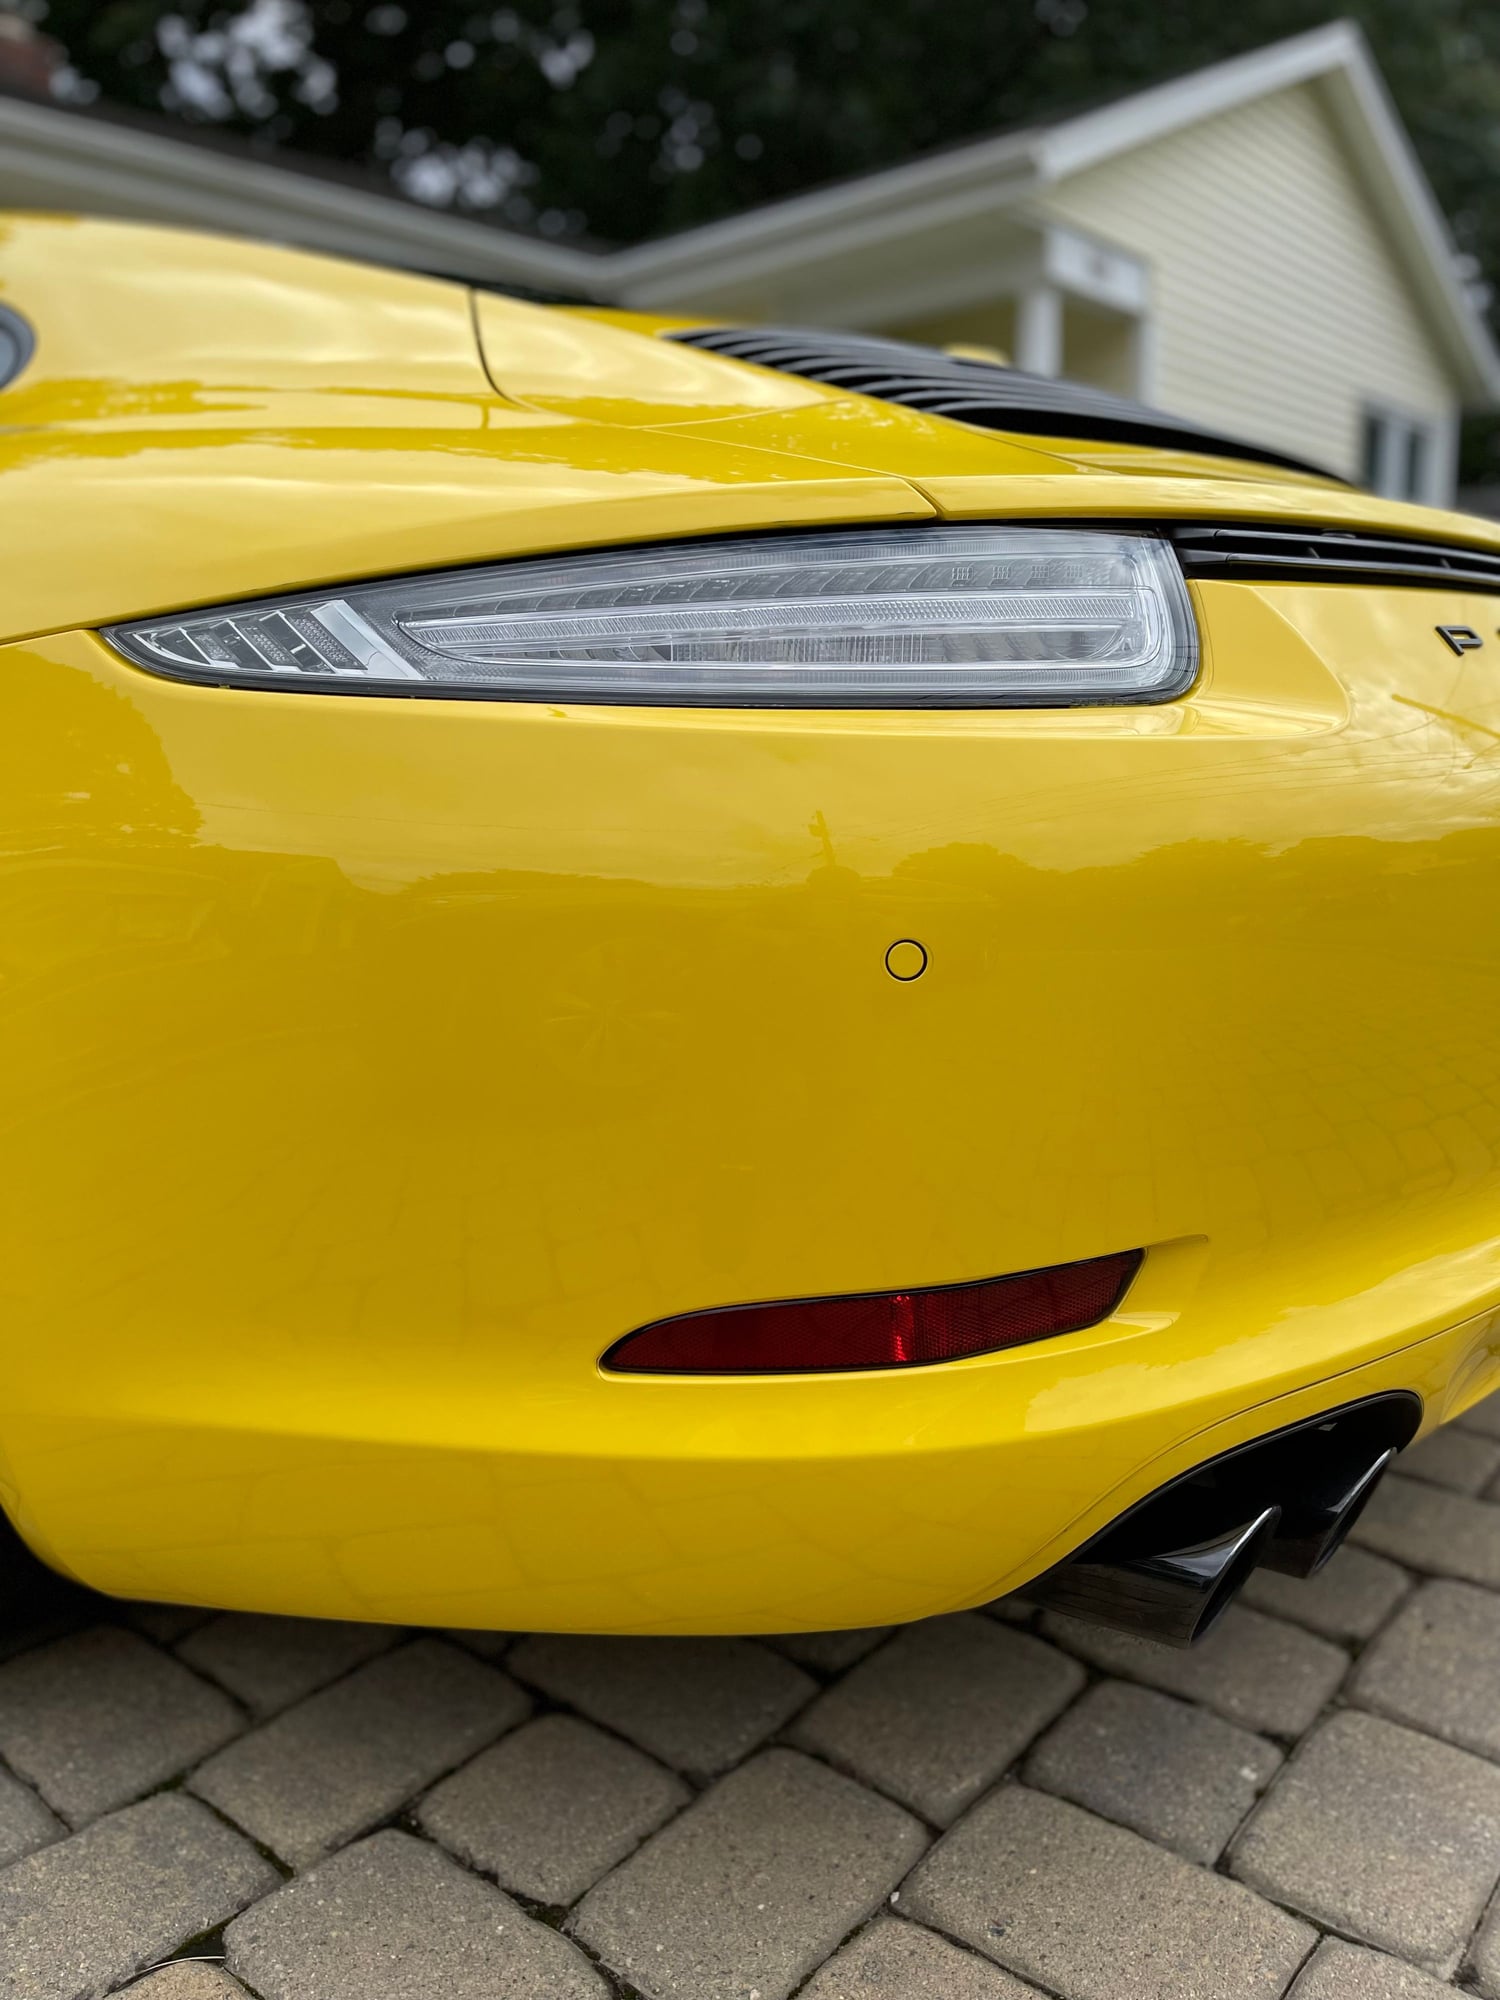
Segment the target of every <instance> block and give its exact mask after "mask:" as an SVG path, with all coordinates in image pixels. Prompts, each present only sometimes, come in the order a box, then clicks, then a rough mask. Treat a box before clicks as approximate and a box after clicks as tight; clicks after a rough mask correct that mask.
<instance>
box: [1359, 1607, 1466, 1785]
mask: <svg viewBox="0 0 1500 2000" xmlns="http://www.w3.org/2000/svg"><path fill="white" fill-rule="evenodd" d="M1349 1695H1350V1699H1351V1700H1352V1701H1356V1702H1358V1703H1359V1704H1360V1705H1361V1706H1362V1707H1364V1708H1372V1709H1374V1710H1375V1711H1376V1712H1377V1714H1380V1715H1388V1716H1389V1717H1390V1718H1391V1720H1392V1721H1393V1722H1404V1723H1408V1724H1409V1725H1410V1726H1411V1727H1412V1728H1413V1729H1421V1730H1424V1731H1425V1732H1426V1733H1427V1735H1429V1736H1441V1737H1442V1738H1443V1740H1444V1741H1445V1742H1448V1743H1457V1744H1459V1745H1460V1746H1461V1747H1462V1748H1463V1749H1465V1750H1477V1751H1478V1752H1479V1754H1480V1755H1481V1756H1484V1757H1493V1758H1497V1759H1500V1597H1495V1596H1494V1595H1492V1594H1491V1592H1489V1591H1487V1590H1476V1589H1475V1588H1474V1587H1473V1585H1472V1584H1467V1583H1447V1582H1432V1583H1424V1584H1423V1585H1422V1587H1421V1589H1420V1590H1419V1591H1418V1592H1417V1594H1416V1596H1415V1597H1413V1598H1412V1599H1411V1601H1410V1603H1408V1604H1407V1605H1406V1606H1404V1608H1403V1609H1402V1610H1401V1611H1400V1612H1399V1613H1398V1614H1397V1616H1396V1618H1395V1619H1394V1620H1393V1621H1392V1623H1391V1625H1390V1626H1389V1628H1388V1629H1387V1630H1386V1631H1384V1632H1382V1633H1381V1635H1380V1637H1379V1638H1378V1639H1377V1640H1376V1641H1375V1643H1374V1645H1373V1646H1371V1647H1370V1649H1369V1651H1368V1652H1367V1653H1366V1654H1365V1655H1364V1657H1363V1658H1362V1659H1361V1661H1360V1663H1359V1666H1358V1667H1357V1668H1356V1670H1355V1673H1354V1678H1353V1680H1352V1682H1351V1683H1350V1689H1349Z"/></svg>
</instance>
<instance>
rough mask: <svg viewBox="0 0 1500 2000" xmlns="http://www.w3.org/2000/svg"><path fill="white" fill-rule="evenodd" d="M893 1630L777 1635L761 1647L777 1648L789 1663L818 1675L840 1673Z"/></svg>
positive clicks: (884, 1627)
mask: <svg viewBox="0 0 1500 2000" xmlns="http://www.w3.org/2000/svg"><path fill="white" fill-rule="evenodd" d="M894 1629H895V1628H894V1626H891V1625H867V1626H861V1627H860V1628H859V1629H858V1630H855V1629H853V1628H851V1629H850V1630H849V1631H847V1632H778V1633H777V1634H776V1635H775V1637H774V1638H770V1639H763V1640H762V1641H761V1644H762V1645H763V1646H774V1647H775V1648H776V1650H777V1652H778V1653H785V1654H786V1656H787V1658H788V1659H789V1660H795V1661H796V1662H797V1665H798V1666H799V1667H807V1668H809V1669H810V1670H811V1671H812V1672H813V1673H815V1674H841V1673H843V1671H844V1669H845V1668H846V1667H852V1666H853V1665H854V1662H855V1661H856V1660H862V1659H863V1658H864V1656H865V1654H866V1653H869V1652H873V1651H874V1649H875V1648H876V1647H877V1646H878V1645H879V1644H880V1642H881V1640H882V1639H884V1638H886V1637H888V1635H889V1634H890V1633H891V1632H892V1631H894Z"/></svg>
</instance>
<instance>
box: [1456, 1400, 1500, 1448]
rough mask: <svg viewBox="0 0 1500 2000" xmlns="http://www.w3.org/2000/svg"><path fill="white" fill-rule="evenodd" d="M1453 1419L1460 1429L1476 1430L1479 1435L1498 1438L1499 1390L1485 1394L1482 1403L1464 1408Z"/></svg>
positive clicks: (1499, 1435)
mask: <svg viewBox="0 0 1500 2000" xmlns="http://www.w3.org/2000/svg"><path fill="white" fill-rule="evenodd" d="M1455 1421H1456V1423H1457V1425H1458V1428H1459V1429H1460V1430H1464V1431H1478V1433H1479V1435H1480V1436H1481V1437H1489V1438H1500V1391H1497V1392H1496V1393H1495V1394H1494V1395H1493V1396H1486V1397H1485V1399H1484V1401H1483V1402H1482V1403H1476V1404H1475V1405H1474V1406H1473V1408H1472V1409H1469V1410H1465V1411H1464V1413H1463V1415H1462V1416H1461V1417H1458V1418H1456V1419H1455Z"/></svg>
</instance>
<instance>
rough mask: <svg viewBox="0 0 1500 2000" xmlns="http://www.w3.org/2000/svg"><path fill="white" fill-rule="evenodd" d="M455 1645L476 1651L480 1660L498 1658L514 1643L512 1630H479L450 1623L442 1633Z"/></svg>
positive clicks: (472, 1651)
mask: <svg viewBox="0 0 1500 2000" xmlns="http://www.w3.org/2000/svg"><path fill="white" fill-rule="evenodd" d="M443 1637H444V1638H445V1639H452V1640H453V1641H454V1643H455V1644H456V1645H459V1646H467V1647H468V1649H469V1651H470V1652H471V1653H477V1654H478V1655H479V1657H480V1659H481V1660H498V1659H499V1658H500V1657H501V1656H502V1654H504V1653H506V1652H508V1651H509V1650H510V1648H511V1646H512V1645H513V1644H514V1643H515V1637H516V1635H515V1633H514V1632H481V1631H476V1630H475V1629H474V1628H473V1627H472V1626H465V1625H451V1626H450V1627H449V1628H448V1630H447V1631H446V1632H445V1633H444V1634H443Z"/></svg>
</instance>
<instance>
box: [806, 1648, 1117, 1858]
mask: <svg viewBox="0 0 1500 2000" xmlns="http://www.w3.org/2000/svg"><path fill="white" fill-rule="evenodd" d="M1083 1684H1084V1674H1083V1669H1082V1668H1081V1667H1080V1666H1079V1665H1078V1663H1077V1661H1076V1660H1071V1659H1069V1657H1068V1655H1067V1654H1066V1653H1060V1652H1058V1651H1057V1649H1056V1648H1055V1647H1053V1646H1047V1645H1044V1644H1043V1643H1042V1641H1041V1640H1040V1639H1033V1638H1032V1637H1031V1636H1030V1635H1029V1634H1028V1633H1025V1632H1014V1631H1011V1630H1010V1629H1009V1628H1008V1627H1007V1626H1004V1625H1002V1624H999V1623H998V1622H997V1621H996V1620H995V1619H993V1618H980V1617H977V1616H974V1615H973V1614H970V1615H968V1616H965V1617H958V1618H942V1619H930V1620H928V1621H927V1622H926V1623H925V1624H921V1625H909V1626H908V1627H907V1628H906V1630H905V1631H904V1632H900V1633H898V1634H897V1636H896V1637H895V1638H894V1639H892V1640H891V1641H890V1643H889V1644H888V1645H885V1646H882V1647H881V1649H880V1651H879V1652H878V1653H874V1654H872V1655H871V1656H870V1657H869V1658H868V1659H867V1660H864V1661H862V1662H861V1663H860V1664H859V1665H858V1666H857V1667H855V1668H854V1669H853V1671H852V1672H850V1673H848V1674H846V1675H845V1676H844V1678H843V1679H842V1680H841V1681H840V1682H839V1683H838V1685H837V1686H836V1687H833V1688H830V1689H829V1690H828V1692H827V1693H826V1694H824V1695H821V1696H819V1698H818V1700H817V1701H815V1702H814V1703H813V1705H812V1707H811V1708H810V1709H808V1710H807V1711H806V1713H805V1714H804V1715H803V1716H802V1717H801V1718H800V1719H799V1721H798V1723H797V1726H796V1729H795V1732H794V1736H795V1740H796V1741H797V1742H798V1743H800V1744H801V1745H802V1747H803V1748H804V1749H807V1750H811V1751H813V1752H815V1753H816V1754H817V1755H819V1756H822V1757H826V1758H828V1759H829V1760H830V1761H831V1762H833V1763H835V1764H841V1765H843V1766H844V1767H845V1768H846V1769H847V1770H850V1771H852V1772H853V1773H854V1775H855V1776H856V1777H857V1778H861V1779H863V1780H864V1781H865V1783H866V1784H871V1785H874V1786H876V1787H878V1789H879V1790H881V1791H883V1792H888V1793H889V1794H890V1795H891V1797H892V1798H895V1799H899V1800H900V1801H901V1803H902V1804H903V1805H907V1806H910V1807H911V1808H912V1809H913V1811H915V1812H919V1813H921V1814H922V1815H923V1817H924V1818H926V1819H930V1820H933V1821H934V1822H935V1823H936V1824H937V1825H939V1826H947V1825H948V1824H949V1823H950V1822H951V1821H952V1820H954V1819H956V1818H957V1817H958V1815H959V1813H961V1812H962V1811H963V1809H964V1807H965V1806H967V1805H970V1804H972V1802H973V1801H974V1800H975V1799H976V1798H978V1796H979V1794H980V1793H981V1792H982V1791H984V1790H985V1788H986V1787H987V1786H988V1785H990V1784H992V1783H993V1782H994V1780H995V1779H996V1778H997V1777H998V1776H999V1775H1000V1773H1001V1772H1002V1771H1003V1770H1005V1769H1006V1768H1007V1767H1008V1766H1009V1765H1010V1764H1012V1763H1014V1762H1015V1760H1016V1758H1017V1757H1019V1756H1020V1754H1021V1752H1022V1751H1023V1750H1024V1749H1025V1748H1026V1746H1027V1744H1028V1743H1030V1742H1031V1741H1032V1739H1033V1738H1034V1737H1036V1736H1037V1735H1039V1734H1040V1733H1041V1731H1042V1730H1043V1729H1045V1728H1046V1726H1047V1724H1048V1723H1049V1722H1051V1721H1052V1719H1053V1717H1054V1716H1056V1715H1057V1714H1059V1713H1060V1712H1061V1710H1062V1709H1064V1708H1065V1707H1066V1706H1067V1704H1068V1703H1069V1702H1070V1701H1071V1700H1072V1699H1073V1697H1074V1695H1076V1694H1077V1693H1078V1691H1079V1690H1080V1689H1081V1688H1082V1686H1083Z"/></svg>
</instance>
